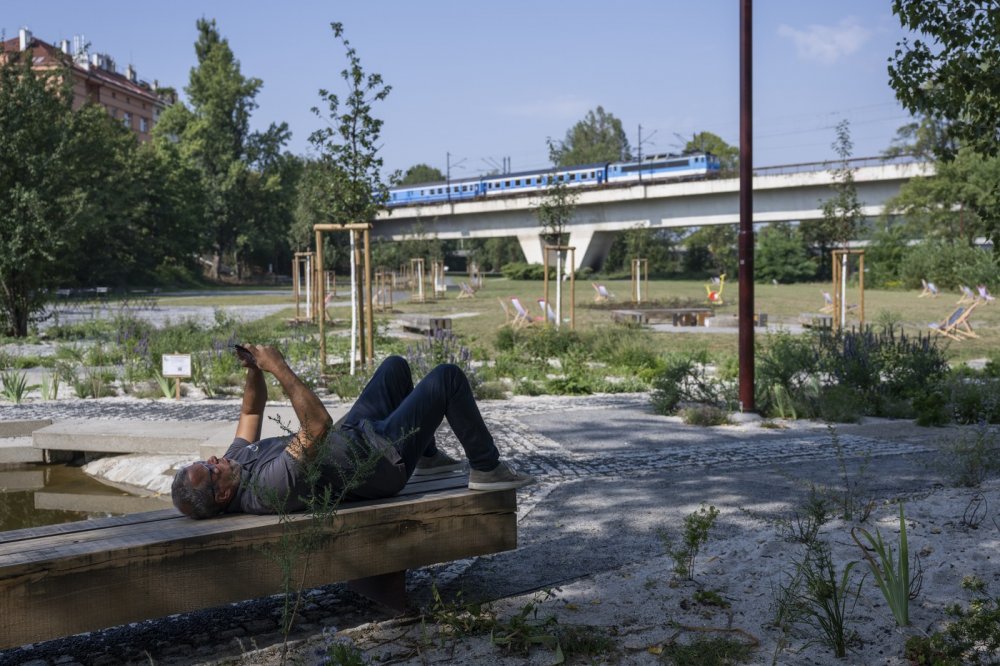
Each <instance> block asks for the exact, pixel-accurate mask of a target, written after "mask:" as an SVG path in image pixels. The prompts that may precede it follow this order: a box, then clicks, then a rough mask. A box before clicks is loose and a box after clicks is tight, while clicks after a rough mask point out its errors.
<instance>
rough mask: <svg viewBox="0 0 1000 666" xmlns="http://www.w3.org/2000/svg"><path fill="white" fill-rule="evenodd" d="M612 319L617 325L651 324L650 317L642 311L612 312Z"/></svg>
mask: <svg viewBox="0 0 1000 666" xmlns="http://www.w3.org/2000/svg"><path fill="white" fill-rule="evenodd" d="M611 318H612V319H613V320H614V321H615V322H616V323H622V322H628V323H631V324H645V323H647V322H649V315H647V314H646V313H645V312H643V311H642V310H612V311H611Z"/></svg>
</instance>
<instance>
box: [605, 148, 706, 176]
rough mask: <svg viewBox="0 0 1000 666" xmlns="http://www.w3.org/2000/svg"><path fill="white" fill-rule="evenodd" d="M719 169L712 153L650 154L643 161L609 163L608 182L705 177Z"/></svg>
mask: <svg viewBox="0 0 1000 666" xmlns="http://www.w3.org/2000/svg"><path fill="white" fill-rule="evenodd" d="M718 171H719V159H718V158H717V157H716V156H715V155H712V154H711V153H692V154H690V155H650V156H649V157H644V158H642V161H641V162H639V161H632V162H615V163H613V164H610V165H608V182H609V183H628V182H634V181H639V180H650V181H653V180H671V179H687V178H699V177H701V178H703V177H705V176H707V175H709V174H711V173H717V172H718Z"/></svg>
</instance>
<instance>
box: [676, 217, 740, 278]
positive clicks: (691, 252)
mask: <svg viewBox="0 0 1000 666" xmlns="http://www.w3.org/2000/svg"><path fill="white" fill-rule="evenodd" d="M684 248H685V253H684V270H685V272H688V273H699V272H703V271H710V272H714V273H718V274H722V273H725V274H727V275H730V276H733V275H735V274H736V268H737V263H736V260H737V256H736V226H735V225H733V224H713V225H709V226H704V227H701V228H700V229H698V230H697V231H695V232H694V233H692V234H690V235H688V236H687V237H686V238H685V239H684Z"/></svg>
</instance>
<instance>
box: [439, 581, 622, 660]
mask: <svg viewBox="0 0 1000 666" xmlns="http://www.w3.org/2000/svg"><path fill="white" fill-rule="evenodd" d="M431 594H432V595H433V604H432V606H431V609H430V612H429V614H428V615H427V616H425V617H424V619H423V621H424V622H426V621H427V620H428V619H429V620H431V621H432V622H433V623H435V624H436V625H437V626H438V631H439V632H440V634H441V637H442V640H443V639H444V638H446V637H450V638H455V639H460V638H463V637H466V636H473V635H481V634H486V633H489V635H490V640H491V642H492V643H493V645H496V646H497V647H498V648H500V649H501V650H502V651H504V652H505V653H508V654H517V655H522V656H527V655H528V654H529V653H530V652H531V650H532V649H533V648H536V647H542V648H546V649H548V650H551V651H552V652H553V653H554V655H553V663H556V664H561V663H564V661H565V660H566V659H569V658H572V657H574V656H580V657H596V656H599V655H608V654H610V653H612V652H613V651H614V650H615V642H614V638H613V637H612V636H611V635H610V634H609V633H608V632H607V631H606V630H605V629H603V628H601V627H593V626H587V625H572V624H560V623H559V619H558V618H557V617H556V616H555V615H553V614H551V613H549V614H545V615H540V614H539V610H540V609H541V607H542V604H543V603H544V602H545V601H547V600H549V599H551V598H552V597H553V596H554V594H553V592H552V591H551V590H543V591H541V592H539V593H538V594H536V595H535V596H534V597H533V598H532V599H531V601H529V602H528V603H526V604H524V606H522V607H521V609H520V610H519V611H517V612H516V613H514V614H513V615H512V616H511V617H510V618H509V619H507V620H502V619H500V618H499V617H498V616H497V613H496V611H494V610H493V608H492V607H491V606H490V605H483V604H478V603H469V602H464V601H462V599H461V593H459V594H458V595H457V598H456V600H455V601H450V602H449V601H444V600H442V598H441V595H440V593H439V592H438V590H437V588H436V587H432V588H431ZM441 645H442V647H443V643H442V644H441Z"/></svg>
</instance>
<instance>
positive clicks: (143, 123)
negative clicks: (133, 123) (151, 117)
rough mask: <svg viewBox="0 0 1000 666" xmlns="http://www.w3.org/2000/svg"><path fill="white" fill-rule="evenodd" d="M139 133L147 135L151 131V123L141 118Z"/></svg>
mask: <svg viewBox="0 0 1000 666" xmlns="http://www.w3.org/2000/svg"><path fill="white" fill-rule="evenodd" d="M139 131H140V132H142V133H143V134H145V133H146V132H148V131H149V121H148V120H146V119H145V118H143V117H142V116H139Z"/></svg>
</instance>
